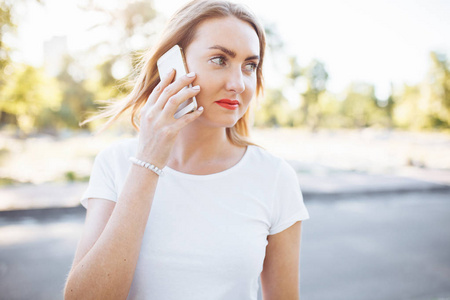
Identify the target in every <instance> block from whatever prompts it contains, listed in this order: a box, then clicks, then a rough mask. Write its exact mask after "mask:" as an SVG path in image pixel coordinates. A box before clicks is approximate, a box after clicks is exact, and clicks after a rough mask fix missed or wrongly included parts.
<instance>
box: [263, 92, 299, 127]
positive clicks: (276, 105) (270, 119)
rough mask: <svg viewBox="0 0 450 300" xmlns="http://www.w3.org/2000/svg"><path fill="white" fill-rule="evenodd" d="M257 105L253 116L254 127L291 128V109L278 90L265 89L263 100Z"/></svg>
mask: <svg viewBox="0 0 450 300" xmlns="http://www.w3.org/2000/svg"><path fill="white" fill-rule="evenodd" d="M259 104H260V105H259V107H258V109H257V113H256V115H255V126H260V127H287V126H292V118H291V114H292V112H291V108H290V105H289V102H288V100H287V99H286V98H285V97H284V96H283V93H282V92H281V90H280V89H267V90H266V92H265V97H264V100H263V101H262V102H261V103H259Z"/></svg>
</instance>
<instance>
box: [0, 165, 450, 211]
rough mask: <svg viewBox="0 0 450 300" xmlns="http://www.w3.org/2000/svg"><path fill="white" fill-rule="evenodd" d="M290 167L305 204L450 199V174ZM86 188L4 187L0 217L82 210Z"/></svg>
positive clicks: (70, 185)
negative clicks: (441, 195)
mask: <svg viewBox="0 0 450 300" xmlns="http://www.w3.org/2000/svg"><path fill="white" fill-rule="evenodd" d="M289 163H290V164H291V165H292V166H293V167H294V169H295V170H296V171H297V174H298V177H299V182H300V186H301V188H302V192H303V195H304V199H305V201H308V200H309V199H317V198H327V199H333V198H342V197H346V196H355V195H369V194H374V193H405V192H426V191H427V192H428V191H448V192H449V199H450V171H440V170H429V169H411V170H403V171H397V172H396V173H397V174H396V175H384V174H367V173H361V172H351V171H343V170H332V169H327V168H320V167H317V166H316V167H312V166H305V165H301V164H299V163H298V162H295V161H290V162H289ZM86 187H87V182H83V183H65V184H63V183H60V184H58V183H47V184H41V185H30V184H25V185H16V186H8V187H2V188H1V189H0V213H1V212H3V213H6V212H11V211H18V210H36V209H50V208H53V209H55V208H73V207H79V206H80V202H79V200H80V198H81V196H82V194H83V192H84V190H85V189H86Z"/></svg>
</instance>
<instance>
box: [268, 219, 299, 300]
mask: <svg viewBox="0 0 450 300" xmlns="http://www.w3.org/2000/svg"><path fill="white" fill-rule="evenodd" d="M300 235H301V221H300V222H297V223H295V224H294V225H292V226H291V227H289V228H288V229H286V230H283V231H282V232H280V233H277V234H274V235H270V236H269V237H268V241H269V244H268V245H267V248H266V257H265V259H264V266H263V271H262V272H261V284H262V292H263V299H264V300H298V299H299V298H300V294H299V260H300V257H299V254H300Z"/></svg>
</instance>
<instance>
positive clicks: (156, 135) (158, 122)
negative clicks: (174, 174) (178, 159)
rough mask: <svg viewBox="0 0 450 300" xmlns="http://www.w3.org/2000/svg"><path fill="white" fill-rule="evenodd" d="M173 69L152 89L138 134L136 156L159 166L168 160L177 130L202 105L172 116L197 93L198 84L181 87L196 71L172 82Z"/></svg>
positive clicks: (192, 118) (195, 116) (163, 165)
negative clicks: (179, 115)
mask: <svg viewBox="0 0 450 300" xmlns="http://www.w3.org/2000/svg"><path fill="white" fill-rule="evenodd" d="M174 75H175V71H174V70H172V71H171V72H169V73H168V74H167V75H166V76H165V77H164V78H162V80H161V81H160V83H159V84H158V85H157V86H156V87H155V88H154V89H153V91H152V93H151V94H150V96H149V97H148V99H147V102H146V103H145V105H144V107H143V108H142V110H141V120H140V135H139V144H138V151H137V154H136V155H137V158H139V159H141V160H144V161H146V162H149V163H152V164H154V165H155V166H157V167H158V168H160V169H162V168H164V167H165V165H166V164H167V161H168V159H169V155H170V152H171V151H172V148H173V145H174V143H175V139H176V137H177V135H178V133H179V132H180V130H181V129H182V128H183V127H185V126H186V125H188V124H189V123H191V122H192V121H194V120H195V119H197V118H198V117H199V116H200V115H201V113H202V112H203V107H199V108H198V109H197V110H196V111H194V112H192V113H189V114H186V115H184V116H182V117H181V118H179V119H175V118H174V114H175V112H176V111H177V108H178V106H180V104H181V103H183V102H184V101H186V100H188V99H189V98H192V97H193V96H196V95H197V94H198V93H199V92H200V87H199V86H194V87H191V88H186V89H183V88H184V87H185V86H187V85H189V84H190V83H192V82H193V81H194V79H195V77H196V76H195V73H190V74H188V75H185V76H182V77H180V78H179V79H177V80H176V81H174V82H173V83H171V82H172V80H173V77H174Z"/></svg>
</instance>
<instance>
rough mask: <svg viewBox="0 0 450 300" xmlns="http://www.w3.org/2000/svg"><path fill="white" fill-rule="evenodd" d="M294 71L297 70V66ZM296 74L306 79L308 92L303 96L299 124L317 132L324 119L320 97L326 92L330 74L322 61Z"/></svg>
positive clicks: (315, 61) (313, 63)
mask: <svg viewBox="0 0 450 300" xmlns="http://www.w3.org/2000/svg"><path fill="white" fill-rule="evenodd" d="M293 69H294V70H295V66H293ZM294 74H301V75H302V76H304V78H305V79H306V91H305V92H303V93H302V94H301V98H302V102H301V104H300V107H299V110H298V114H299V118H297V120H298V121H297V122H301V124H303V125H306V126H308V127H309V128H310V129H312V130H316V129H317V127H318V126H319V124H320V121H321V117H322V114H321V111H320V108H319V104H318V101H319V97H320V95H321V94H322V93H324V92H325V91H326V84H327V80H328V73H327V71H326V69H325V66H324V65H323V64H322V63H321V62H320V61H318V60H313V61H312V62H311V63H309V65H308V66H307V67H306V68H304V69H302V70H301V72H300V73H298V71H297V73H294ZM295 125H299V124H295Z"/></svg>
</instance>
